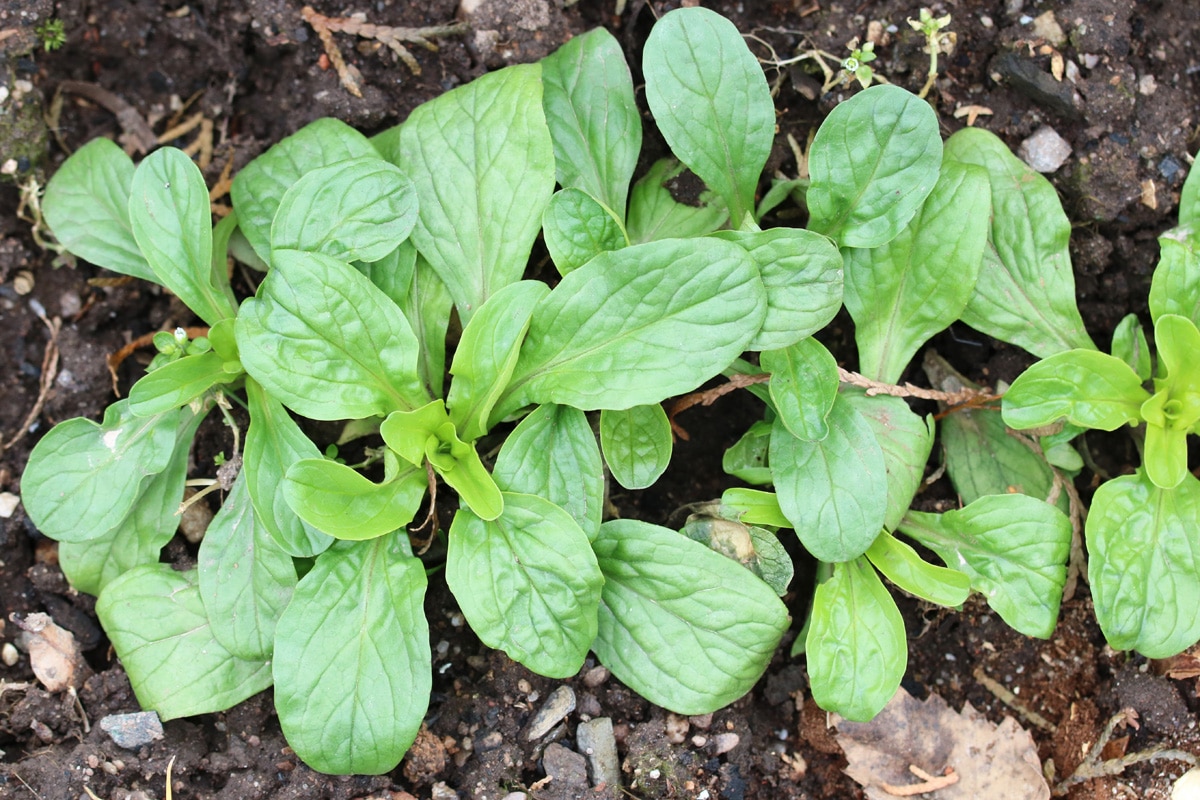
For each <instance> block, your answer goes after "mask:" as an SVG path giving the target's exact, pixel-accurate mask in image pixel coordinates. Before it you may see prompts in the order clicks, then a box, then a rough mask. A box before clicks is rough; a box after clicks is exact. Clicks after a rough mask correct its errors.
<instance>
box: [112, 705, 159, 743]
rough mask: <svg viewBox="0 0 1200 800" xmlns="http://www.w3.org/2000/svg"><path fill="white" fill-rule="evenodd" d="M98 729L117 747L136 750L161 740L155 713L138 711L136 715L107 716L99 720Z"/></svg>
mask: <svg viewBox="0 0 1200 800" xmlns="http://www.w3.org/2000/svg"><path fill="white" fill-rule="evenodd" d="M100 729H101V730H102V731H104V732H105V733H107V734H108V735H109V736H110V737H111V738H112V740H113V741H114V742H116V744H117V746H118V747H124V748H125V749H126V750H136V749H137V748H139V747H141V746H142V745H144V744H150V743H151V742H153V741H154V740H156V739H161V738H163V726H162V721H161V720H160V719H159V718H158V713H157V712H155V711H139V712H137V713H136V714H109V715H108V716H107V717H105V718H104V719H102V720H100Z"/></svg>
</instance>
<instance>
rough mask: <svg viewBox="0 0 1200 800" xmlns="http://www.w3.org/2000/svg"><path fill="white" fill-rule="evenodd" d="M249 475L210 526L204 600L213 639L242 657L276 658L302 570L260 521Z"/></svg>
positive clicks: (203, 560) (203, 558)
mask: <svg viewBox="0 0 1200 800" xmlns="http://www.w3.org/2000/svg"><path fill="white" fill-rule="evenodd" d="M246 485H247V481H246V473H245V471H244V470H243V471H242V473H241V474H239V475H238V477H237V480H235V481H234V482H233V488H232V489H231V490H230V492H229V495H228V496H227V497H226V498H225V502H224V503H222V504H221V510H220V511H218V512H217V513H216V515H215V516H214V517H213V518H212V522H210V523H209V524H208V530H206V531H205V533H204V540H203V541H202V542H201V543H200V553H199V555H198V556H197V562H198V563H197V569H198V573H199V575H198V581H199V585H200V598H201V599H202V600H203V601H204V611H205V614H206V615H207V616H208V618H209V619H210V620H212V621H214V622H215V623H216V624H215V625H214V626H213V629H212V633H213V637H214V638H215V639H216V640H217V642H218V643H220V644H221V646H223V647H224V648H225V649H226V650H228V651H229V652H230V653H232V654H233V655H234V656H236V657H238V658H244V659H248V660H256V659H264V660H266V659H270V658H271V654H272V651H273V650H274V647H275V622H276V620H277V619H278V618H279V614H280V613H281V612H282V611H283V609H284V608H286V607H287V604H288V601H289V600H290V599H291V597H292V590H293V589H294V588H295V586H296V568H295V566H293V564H292V557H291V556H290V555H288V554H287V553H285V552H284V551H283V550H282V549H281V548H280V547H279V545H278V544H276V542H275V540H274V539H273V538H272V537H271V534H270V533H268V532H267V529H266V528H265V527H263V525H262V524H261V523H260V522H259V521H258V519H257V515H256V514H255V513H254V506H253V505H252V504H251V502H250V494H249V492H247V491H246Z"/></svg>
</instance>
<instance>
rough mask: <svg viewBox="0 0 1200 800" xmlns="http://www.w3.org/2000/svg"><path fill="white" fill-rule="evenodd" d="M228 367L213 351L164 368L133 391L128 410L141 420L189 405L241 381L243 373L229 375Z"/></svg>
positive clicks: (182, 359) (174, 362)
mask: <svg viewBox="0 0 1200 800" xmlns="http://www.w3.org/2000/svg"><path fill="white" fill-rule="evenodd" d="M225 363H226V362H225V359H223V358H221V356H219V355H217V354H216V353H215V352H213V351H211V350H210V351H208V352H207V353H200V354H199V355H194V356H187V357H185V358H181V359H179V360H178V361H172V362H171V363H169V364H164V365H162V366H161V367H159V368H158V369H156V370H154V371H153V372H150V373H148V374H146V375H145V376H144V377H143V378H141V379H140V380H139V381H138V382H137V383H135V384H134V385H133V387H132V388H130V390H129V410H130V411H132V412H133V413H134V414H135V415H136V416H139V417H151V416H154V415H155V414H163V413H166V412H167V411H171V410H172V409H176V408H179V407H181V406H185V405H187V404H188V403H190V402H192V401H193V400H195V399H197V398H199V397H201V396H203V395H204V393H205V392H207V391H208V390H209V389H212V388H213V387H215V386H219V385H221V384H226V383H232V382H233V381H236V380H237V379H238V378H240V377H242V373H241V372H240V371H239V372H229V371H227V370H226V369H225Z"/></svg>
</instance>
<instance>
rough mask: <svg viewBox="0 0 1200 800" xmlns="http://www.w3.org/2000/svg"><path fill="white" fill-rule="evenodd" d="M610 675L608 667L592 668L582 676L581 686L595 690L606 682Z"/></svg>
mask: <svg viewBox="0 0 1200 800" xmlns="http://www.w3.org/2000/svg"><path fill="white" fill-rule="evenodd" d="M610 674H611V673H610V672H609V671H608V667H592V668H591V669H589V670H588V671H587V673H585V674H584V676H583V685H584V686H586V687H588V688H589V689H595V688H596V687H597V686H600V685H601V684H603V683H604V682H605V681H607V680H608V676H609V675H610Z"/></svg>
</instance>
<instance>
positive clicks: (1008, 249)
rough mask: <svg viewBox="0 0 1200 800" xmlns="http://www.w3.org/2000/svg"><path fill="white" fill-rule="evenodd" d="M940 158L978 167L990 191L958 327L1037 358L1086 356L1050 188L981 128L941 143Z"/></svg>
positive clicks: (1063, 224) (1065, 236)
mask: <svg viewBox="0 0 1200 800" xmlns="http://www.w3.org/2000/svg"><path fill="white" fill-rule="evenodd" d="M945 158H946V160H947V161H960V162H963V163H967V164H976V165H978V166H980V167H983V168H984V169H986V170H987V171H988V178H989V180H990V182H991V187H992V229H991V236H990V238H989V246H988V248H987V249H986V250H985V252H984V261H983V269H982V270H981V271H980V273H979V281H978V282H977V283H976V284H975V293H974V294H973V295H971V300H970V301H969V302H968V303H967V307H966V309H965V310H964V311H963V314H962V320H963V322H965V323H967V324H968V325H970V326H971V327H972V328H975V329H976V330H979V331H983V332H984V333H986V334H988V335H989V336H994V337H996V338H997V339H1001V340H1003V341H1006V342H1011V343H1013V344H1015V345H1017V346H1019V347H1023V348H1025V349H1026V350H1028V351H1029V352H1031V353H1033V354H1034V355H1036V356H1039V357H1045V356H1049V355H1052V354H1054V353H1057V352H1060V351H1062V350H1069V349H1071V348H1083V349H1092V350H1094V349H1095V345H1094V344H1092V340H1091V338H1090V337H1089V336H1088V334H1087V331H1086V330H1085V329H1084V326H1083V319H1082V318H1081V317H1080V316H1079V310H1078V308H1076V306H1075V276H1074V275H1073V274H1072V272H1071V255H1070V252H1069V251H1068V248H1067V242H1068V240H1069V239H1070V236H1071V224H1070V222H1069V221H1068V220H1067V216H1066V214H1065V213H1063V208H1062V202H1061V201H1060V200H1059V199H1058V194H1057V192H1055V191H1054V187H1053V186H1051V185H1050V182H1049V181H1048V180H1046V179H1045V178H1044V177H1042V176H1041V175H1039V174H1038V173H1037V172H1034V171H1033V170H1032V169H1030V168H1029V167H1028V166H1027V165H1026V164H1025V162H1023V161H1021V160H1020V159H1019V158H1017V157H1016V156H1015V155H1013V154H1012V152H1011V151H1009V149H1008V145H1006V144H1005V143H1004V142H1003V141H1001V140H1000V138H999V137H997V136H996V135H995V134H994V133H991V132H990V131H985V130H983V129H982V128H963V129H962V130H960V131H959V132H958V133H956V134H954V135H953V136H951V137H950V138H949V139H948V140H946V153H945Z"/></svg>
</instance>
